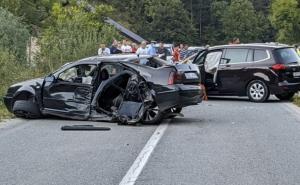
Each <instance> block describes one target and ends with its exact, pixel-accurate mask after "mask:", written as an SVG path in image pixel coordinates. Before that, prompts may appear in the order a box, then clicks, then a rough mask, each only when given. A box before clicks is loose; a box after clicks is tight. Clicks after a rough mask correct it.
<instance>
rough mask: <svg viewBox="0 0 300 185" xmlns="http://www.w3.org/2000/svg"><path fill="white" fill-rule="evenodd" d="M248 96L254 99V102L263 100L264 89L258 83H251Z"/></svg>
mask: <svg viewBox="0 0 300 185" xmlns="http://www.w3.org/2000/svg"><path fill="white" fill-rule="evenodd" d="M249 93H250V96H251V97H252V98H253V99H254V100H261V99H262V98H264V96H265V93H266V90H265V87H264V86H263V85H262V84H260V83H253V84H252V85H251V86H250V92H249Z"/></svg>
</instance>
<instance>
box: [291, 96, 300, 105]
mask: <svg viewBox="0 0 300 185" xmlns="http://www.w3.org/2000/svg"><path fill="white" fill-rule="evenodd" d="M293 103H294V104H295V105H297V106H298V107H300V96H299V95H298V94H297V95H295V96H294V97H293Z"/></svg>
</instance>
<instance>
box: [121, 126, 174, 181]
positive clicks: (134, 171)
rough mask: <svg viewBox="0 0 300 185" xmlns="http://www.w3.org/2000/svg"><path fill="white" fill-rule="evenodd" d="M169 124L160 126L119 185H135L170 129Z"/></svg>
mask: <svg viewBox="0 0 300 185" xmlns="http://www.w3.org/2000/svg"><path fill="white" fill-rule="evenodd" d="M168 125H169V124H168V123H162V124H160V125H159V126H158V127H157V128H156V130H155V131H154V133H153V135H152V136H151V137H150V139H149V140H148V142H147V144H146V145H145V146H144V148H143V149H142V151H141V152H140V153H139V155H138V157H137V158H136V159H135V161H134V162H133V164H132V166H131V167H130V168H129V170H128V171H127V173H126V175H125V176H124V177H123V179H122V181H121V182H120V184H119V185H134V184H135V182H136V180H137V179H138V177H139V175H140V174H141V172H142V170H143V168H144V167H145V165H146V164H147V162H148V160H149V158H150V156H151V154H152V152H153V150H154V148H155V147H156V145H157V143H158V142H159V140H160V139H161V137H162V136H163V135H164V133H165V131H166V129H167V128H168Z"/></svg>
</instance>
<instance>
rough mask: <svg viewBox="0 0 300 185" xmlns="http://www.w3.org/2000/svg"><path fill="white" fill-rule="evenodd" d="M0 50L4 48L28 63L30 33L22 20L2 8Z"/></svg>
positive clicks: (0, 15) (0, 10) (0, 9)
mask: <svg viewBox="0 0 300 185" xmlns="http://www.w3.org/2000/svg"><path fill="white" fill-rule="evenodd" d="M0 22H1V24H0V49H1V48H4V49H7V51H9V52H10V54H12V55H14V56H15V57H16V58H17V59H18V60H20V61H26V46H27V43H28V40H29V37H30V34H29V31H28V30H27V29H26V27H25V25H23V24H22V22H21V20H20V18H18V17H16V16H14V15H13V14H12V13H10V12H9V11H7V10H5V9H3V8H1V7H0Z"/></svg>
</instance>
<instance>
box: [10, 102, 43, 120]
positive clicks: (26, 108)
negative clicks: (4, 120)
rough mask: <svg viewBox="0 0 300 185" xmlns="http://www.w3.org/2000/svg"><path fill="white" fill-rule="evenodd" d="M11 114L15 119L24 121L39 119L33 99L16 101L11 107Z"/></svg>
mask: <svg viewBox="0 0 300 185" xmlns="http://www.w3.org/2000/svg"><path fill="white" fill-rule="evenodd" d="M13 113H14V115H16V116H17V117H22V118H26V119H36V118H40V117H41V112H40V110H39V107H38V105H37V104H36V103H35V102H34V101H33V99H29V100H17V101H16V102H15V103H14V106H13Z"/></svg>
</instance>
